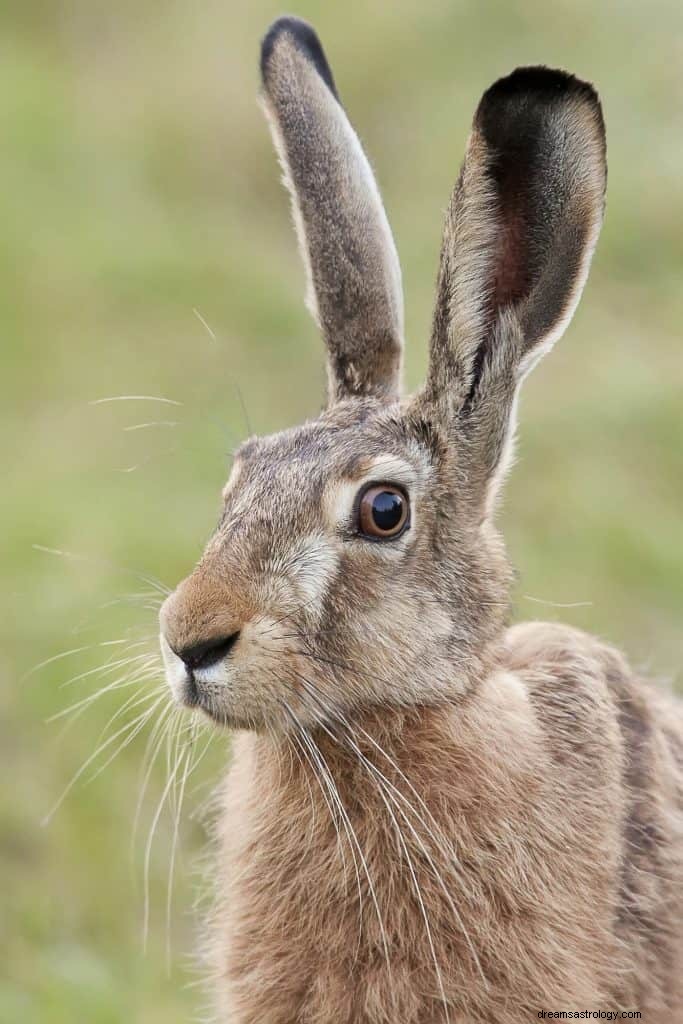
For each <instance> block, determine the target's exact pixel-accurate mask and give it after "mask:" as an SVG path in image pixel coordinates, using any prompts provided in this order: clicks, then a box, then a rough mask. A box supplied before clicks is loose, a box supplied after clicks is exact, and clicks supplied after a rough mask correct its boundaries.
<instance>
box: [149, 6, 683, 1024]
mask: <svg viewBox="0 0 683 1024" xmlns="http://www.w3.org/2000/svg"><path fill="white" fill-rule="evenodd" d="M261 72H262V78H263V98H264V105H265V109H266V112H267V115H268V119H269V121H270V125H271V129H272V134H273V137H274V140H275V145H276V147H277V150H278V153H279V156H280V160H281V162H282V166H283V169H284V175H285V180H286V183H287V185H288V188H289V190H290V192H291V196H292V202H293V209H294V220H295V224H296V229H297V233H298V238H299V244H300V247H301V251H302V253H303V258H304V262H305V265H306V268H307V272H308V284H309V295H308V303H309V305H310V307H311V309H312V312H313V315H314V317H315V319H316V321H317V323H318V324H319V327H320V330H321V332H322V335H323V337H324V340H325V344H326V346H327V352H328V377H329V392H328V401H327V407H326V409H325V411H324V412H322V414H321V415H320V416H319V417H318V418H317V419H316V420H314V421H312V422H308V423H305V424H304V425H303V426H300V427H297V428H295V429H293V430H286V431H284V432H282V433H279V434H277V435H275V436H272V437H266V438H251V439H250V440H248V441H247V442H246V443H245V444H243V445H242V446H241V447H240V448H239V450H238V451H237V454H236V457H235V461H234V467H233V470H232V473H231V476H230V479H229V480H228V483H227V485H226V487H225V490H224V492H223V512H222V517H221V520H220V523H219V526H218V528H217V530H216V532H215V534H214V535H213V537H212V538H211V540H210V541H209V543H208V546H207V547H206V550H205V552H204V554H203V556H202V558H201V560H200V561H199V564H198V565H197V567H196V568H195V569H194V570H193V572H192V573H191V574H190V576H189V577H188V578H187V579H186V580H184V582H182V583H181V584H180V585H179V587H178V588H177V589H176V590H175V591H174V593H173V594H172V595H171V596H170V597H169V598H168V600H167V601H166V603H165V605H164V607H163V609H162V612H161V646H162V651H163V656H164V661H165V666H166V672H167V677H168V682H169V684H170V687H171V689H172V691H173V694H174V696H175V699H176V700H177V701H179V702H181V703H183V704H185V705H187V706H188V707H189V708H191V709H198V710H199V711H201V712H202V713H204V714H205V715H206V716H208V717H209V718H210V719H211V720H213V721H214V722H215V723H216V724H217V725H218V726H219V727H227V728H230V729H232V730H235V732H236V736H235V739H234V744H233V763H232V766H231V768H230V770H229V773H228V777H227V780H226V782H225V785H224V787H222V788H221V796H220V802H221V811H220V825H219V828H218V832H219V835H218V840H219V844H220V845H219V856H218V863H217V866H216V875H217V880H218V889H219V895H218V900H217V906H216V911H215V919H214V920H213V922H212V923H211V925H210V927H211V934H212V940H211V958H212V964H213V969H214V972H215V984H216V992H217V1019H218V1020H219V1021H220V1022H221V1024H293V1022H297V1024H352V1022H353V1024H444V1022H452V1024H456V1022H457V1024H492V1022H495V1024H520V1022H523V1021H531V1020H536V1019H538V1018H539V1017H540V1016H541V1015H542V1013H543V1011H546V1012H549V1011H567V1013H566V1014H565V1015H566V1016H577V1017H580V1016H585V1015H586V1014H585V1013H584V1012H583V1011H592V1013H591V1014H590V1015H591V1016H597V1015H598V1013H599V1012H600V1011H602V1015H603V1017H604V1016H605V1015H606V1011H610V1012H613V1013H614V1014H615V1016H614V1019H617V1010H619V1011H636V1010H637V1011H640V1014H642V1018H643V1020H646V1021H647V1022H648V1024H659V1022H664V1021H667V1022H670V1021H683V834H682V833H683V715H682V714H681V709H680V706H679V705H677V704H676V702H675V700H674V698H672V697H668V696H666V695H665V694H662V693H659V692H657V691H656V690H655V688H654V687H652V686H648V685H646V684H645V683H643V682H642V681H641V680H640V679H638V678H636V677H635V676H634V674H633V673H632V672H631V670H630V669H629V667H628V665H627V664H626V662H625V660H624V658H623V657H622V655H621V654H619V653H618V652H617V651H616V650H613V649H612V648H610V647H608V646H606V645H605V644H604V643H602V642H601V641H599V640H596V639H593V638H591V637H589V636H587V635H584V634H583V633H581V632H579V631H577V630H575V629H570V628H565V627H562V626H559V625H550V624H544V623H537V622H534V623H528V624H525V625H517V626H513V627H512V628H508V625H507V620H508V614H509V590H510V581H511V573H510V569H509V566H508V561H507V559H506V555H505V550H504V547H503V543H502V540H501V538H500V536H499V534H498V533H497V531H496V528H495V526H494V515H495V509H496V504H497V500H498V495H499V492H500V489H501V485H502V482H503V479H504V477H505V474H506V471H507V469H508V467H509V465H510V461H511V455H512V447H513V435H514V430H515V407H516V400H517V394H518V391H519V387H520V384H521V381H522V380H523V378H524V377H525V376H526V374H527V373H528V372H529V370H530V369H531V368H532V367H533V366H534V365H535V363H536V362H537V361H538V359H539V358H540V357H541V356H542V355H544V354H545V353H546V352H548V351H549V349H550V348H551V347H552V345H553V343H554V342H555V341H556V340H557V339H558V338H559V336H560V335H561V334H562V332H563V331H564V329H565V327H566V326H567V324H568V322H569V320H570V318H571V316H572V313H573V312H574V309H575V307H576V305H577V303H578V300H579V296H580V293H581V290H582V288H583V285H584V282H585V280H586V276H587V273H588V267H589V263H590V260H591V255H592V253H593V249H594V247H595V244H596V241H597V238H598V233H599V230H600V226H601V221H602V216H603V206H604V195H605V183H606V164H605V134H604V125H603V119H602V114H601V108H600V103H599V100H598V97H597V95H596V93H595V91H594V90H593V88H592V87H591V86H590V85H587V84H586V83H584V82H582V81H580V80H579V79H577V78H574V77H573V76H571V75H569V74H566V73H565V72H563V71H554V70H550V69H548V68H545V67H531V68H520V69H518V70H516V71H514V72H513V73H512V74H510V75H509V76H508V77H507V78H503V79H501V80H500V81H498V82H496V83H495V84H494V85H493V86H491V88H489V89H488V90H487V91H486V92H485V93H484V96H483V98H482V100H481V102H480V104H479V106H478V108H477V111H476V114H475V117H474V122H473V127H472V132H471V135H470V138H469V142H468V144H467V150H466V155H465V160H464V164H463V167H462V170H461V173H460V177H459V178H458V181H457V184H456V186H455V190H454V192H453V195H452V198H451V201H450V206H449V208H448V213H447V216H446V224H445V231H444V237H443V245H442V250H441V258H440V266H439V273H438V284H437V296H436V307H435V312H434V318H433V325H432V332H431V342H430V358H429V370H428V377H427V381H426V383H425V385H424V387H423V389H422V390H421V391H420V393H419V394H417V395H416V396H415V397H412V398H404V397H401V353H402V346H403V299H402V292H401V273H400V269H399V263H398V259H397V255H396V250H395V247H394V242H393V240H392V235H391V232H390V228H389V225H388V223H387V218H386V216H385V212H384V209H383V206H382V203H381V200H380V197H379V193H378V190H377V186H376V184H375V180H374V178H373V174H372V171H371V169H370V166H369V164H368V161H367V160H366V157H365V155H364V153H363V150H362V149H361V146H360V143H359V140H358V138H357V136H356V135H355V133H354V131H353V129H352V127H351V125H350V123H349V121H348V119H347V117H346V114H345V112H344V109H343V107H342V106H341V103H340V100H339V97H338V94H337V91H336V88H335V83H334V80H333V77H332V73H331V71H330V68H329V66H328V63H327V60H326V58H325V55H324V53H323V50H322V48H321V45H320V42H319V40H318V38H317V36H316V35H315V33H314V32H313V30H312V29H311V28H310V27H309V26H308V25H307V24H305V23H304V22H302V21H299V20H297V19H294V18H281V19H280V20H278V21H276V22H275V24H274V25H273V26H272V27H271V29H270V31H269V32H268V34H267V35H266V37H265V39H264V41H263V45H262V57H261ZM624 1015H627V1014H626V1013H625V1014H624ZM631 1015H632V1016H634V1015H635V1014H631Z"/></svg>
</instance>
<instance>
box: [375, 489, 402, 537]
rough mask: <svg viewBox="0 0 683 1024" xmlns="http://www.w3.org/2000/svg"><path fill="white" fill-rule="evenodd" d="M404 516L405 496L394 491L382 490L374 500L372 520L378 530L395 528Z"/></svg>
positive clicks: (385, 530) (386, 530)
mask: <svg viewBox="0 0 683 1024" xmlns="http://www.w3.org/2000/svg"><path fill="white" fill-rule="evenodd" d="M402 518H403V498H402V497H401V495H400V494H396V493H395V492H392V491H380V492H379V493H378V494H376V495H375V497H374V499H373V502H372V520H373V522H374V524H375V526H376V527H377V529H378V530H381V531H382V532H389V531H390V530H395V529H396V527H397V526H398V524H399V523H400V522H401V519H402Z"/></svg>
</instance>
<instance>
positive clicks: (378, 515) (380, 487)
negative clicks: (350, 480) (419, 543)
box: [358, 484, 408, 540]
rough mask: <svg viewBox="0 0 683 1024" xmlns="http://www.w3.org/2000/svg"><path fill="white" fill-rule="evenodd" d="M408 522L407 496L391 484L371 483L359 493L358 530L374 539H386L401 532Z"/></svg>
mask: <svg viewBox="0 0 683 1024" xmlns="http://www.w3.org/2000/svg"><path fill="white" fill-rule="evenodd" d="M407 523H408V498H407V497H406V495H405V494H404V492H403V491H402V490H400V488H398V487H394V486H393V485H392V484H373V485H372V486H371V487H368V488H367V490H366V491H364V492H363V493H362V494H361V498H360V503H359V505H358V530H359V533H362V534H364V535H365V536H366V537H370V538H372V539H374V540H385V539H386V540H388V539H390V538H393V537H398V536H399V534H401V533H403V531H404V529H405V528H406V525H407Z"/></svg>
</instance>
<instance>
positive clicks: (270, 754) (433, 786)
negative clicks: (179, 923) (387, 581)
mask: <svg viewBox="0 0 683 1024" xmlns="http://www.w3.org/2000/svg"><path fill="white" fill-rule="evenodd" d="M355 735H356V737H357V745H358V748H359V750H360V751H361V752H362V754H363V757H364V758H366V759H367V763H364V762H363V761H362V760H361V758H360V756H359V754H358V753H357V752H355V751H353V749H352V750H351V751H350V750H349V749H348V747H346V746H345V745H344V743H343V740H342V741H341V742H340V741H338V740H337V739H336V738H333V737H332V735H330V734H328V733H326V732H324V731H322V732H318V733H317V734H314V735H313V736H312V737H311V739H312V743H313V744H314V745H315V748H317V750H318V751H319V753H318V754H314V753H313V750H311V751H309V752H310V754H311V757H312V758H313V757H316V756H317V757H319V758H320V759H321V761H322V762H323V763H324V764H325V765H326V771H328V772H329V778H328V782H329V783H330V785H334V786H336V788H337V790H338V793H339V799H340V801H341V802H342V803H343V805H344V807H345V809H346V812H347V814H348V822H347V824H346V828H345V826H344V824H343V823H342V822H341V821H340V822H339V830H340V834H341V840H340V839H338V837H337V834H336V832H335V829H334V828H333V826H332V822H331V813H330V804H331V802H332V799H333V798H332V796H331V794H330V792H329V789H328V788H327V787H325V786H324V784H323V788H321V784H320V783H319V781H318V778H316V774H317V773H314V772H312V770H311V765H310V764H309V763H307V762H306V761H305V760H303V758H302V760H301V761H299V760H297V759H296V758H294V759H292V756H291V752H289V751H288V750H286V749H284V748H282V747H279V746H278V745H277V744H276V743H274V742H273V740H272V739H270V738H267V737H262V736H254V735H251V734H243V735H240V737H239V739H238V740H237V741H236V746H235V764H234V767H233V768H232V770H231V773H230V775H229V778H228V780H227V785H226V790H225V798H224V809H223V828H222V831H221V860H220V864H221V895H222V898H221V903H220V911H219V914H218V917H217V931H216V936H215V939H216V942H215V949H214V956H215V968H216V971H217V974H218V977H219V979H220V985H221V991H222V993H223V997H224V999H225V1003H224V1006H223V1010H224V1013H223V1015H222V1016H221V1017H220V1019H221V1021H223V1020H225V1021H226V1022H230V1024H291V1022H297V1024H332V1022H334V1024H387V1022H391V1024H398V1022H401V1024H437V1022H438V1024H443V1022H445V1021H446V1020H448V1019H449V1017H448V1016H447V1014H446V1011H445V1010H444V1007H443V1002H442V996H441V993H440V991H439V986H438V981H437V975H436V974H435V968H434V955H436V958H437V960H438V964H439V968H440V973H441V977H442V981H443V985H444V989H445V994H446V997H447V1005H448V1007H449V1008H450V1010H449V1012H450V1020H452V1021H453V1022H458V1024H494V1022H495V1024H521V1022H523V1021H531V1020H534V1019H537V1014H538V1011H540V1010H542V1009H545V1010H560V1009H564V1010H572V1011H581V1010H587V1009H589V1010H595V1011H598V1010H601V1009H602V1010H616V1009H618V1008H621V1009H638V1010H640V1012H641V1013H642V1015H643V1016H642V1019H643V1020H645V1021H647V1022H649V1024H664V1022H665V1021H666V1022H672V1021H680V1020H683V885H682V884H681V879H682V878H683V844H682V843H681V835H682V832H683V715H681V711H680V708H679V707H678V706H675V705H673V704H672V703H670V702H669V701H668V700H667V699H666V698H664V697H663V696H661V695H659V694H657V693H656V692H655V691H654V690H653V688H652V687H650V686H647V685H645V684H643V683H641V682H640V681H639V680H637V679H635V678H633V676H632V675H631V674H630V672H629V670H628V668H627V666H626V664H625V663H624V661H623V659H622V657H621V656H620V655H619V654H618V653H617V652H615V651H614V650H612V649H611V648H609V647H606V646H604V645H603V644H601V643H599V642H598V641H596V640H593V639H592V638H590V637H588V636H586V635H585V634H581V633H578V632H577V631H575V630H570V629H568V628H564V627H561V626H556V625H546V624H541V623H538V624H525V625H523V626H516V627H514V628H513V629H511V630H509V631H508V633H507V634H506V636H505V640H504V642H503V644H502V647H501V649H500V652H499V667H498V668H495V669H493V670H492V672H491V674H490V675H488V676H487V677H485V678H484V679H482V680H481V682H480V683H479V684H478V685H477V686H475V687H474V688H473V690H472V691H471V692H470V693H469V694H468V696H467V697H465V698H462V699H461V700H460V701H457V702H456V703H455V704H454V706H453V707H443V708H418V709H414V710H412V711H410V712H405V713H392V714H389V715H373V716H370V717H369V718H368V720H367V721H361V722H360V723H358V725H357V726H356V730H355ZM370 737H372V739H370ZM380 748H381V749H380ZM371 765H372V766H374V769H373V768H372V767H370V766H371ZM375 772H377V773H380V772H381V776H382V777H383V779H384V781H383V782H382V781H379V780H380V776H379V774H375ZM373 775H374V779H373ZM408 780H409V782H408ZM385 800H386V801H387V802H388V804H389V808H390V810H389V809H388V808H387V805H386V803H385ZM351 827H352V828H353V831H354V833H355V835H356V836H357V841H358V847H359V849H360V850H362V852H363V857H364V859H365V865H364V864H363V861H362V860H361V858H360V857H359V853H358V849H355V850H354V843H353V841H352V840H351V839H350V829H351ZM347 829H348V830H349V831H347ZM397 830H400V833H401V838H400V839H399V838H398V837H397ZM447 846H448V847H450V850H448V849H447ZM354 853H355V864H354ZM409 860H410V862H411V863H412V869H413V870H414V875H413V873H412V871H411V869H410V868H409V867H408V862H409ZM356 869H357V871H358V875H357V874H356ZM437 874H438V875H439V876H440V879H441V880H442V882H443V885H444V886H445V887H446V889H447V891H448V894H449V896H450V899H447V898H446V895H445V893H444V890H443V889H442V885H441V882H440V881H438V880H437ZM370 883H372V887H373V888H374V898H373V890H372V889H371V887H370ZM418 888H419V892H420V897H418V896H417V890H418ZM359 889H360V893H359ZM421 900H422V901H423V905H421V902H420V901H421ZM451 900H452V904H453V905H451V902H450V901H451ZM380 918H381V921H382V928H383V930H384V935H385V938H386V948H387V951H388V954H389V957H390V963H391V972H388V971H387V970H385V969H384V966H383V962H384V956H385V947H384V940H383V936H382V930H381V929H380V924H379V921H380ZM425 918H426V919H427V921H428V922H429V926H430V929H431V934H432V937H435V938H434V944H435V947H436V949H435V954H434V952H433V951H432V947H431V945H430V941H429V932H428V930H427V928H426V922H425Z"/></svg>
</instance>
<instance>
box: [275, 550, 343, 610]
mask: <svg viewBox="0 0 683 1024" xmlns="http://www.w3.org/2000/svg"><path fill="white" fill-rule="evenodd" d="M338 548H339V544H338V542H336V541H335V540H334V539H330V538H327V537H325V536H324V535H322V534H318V533H315V534H310V535H308V536H305V537H302V538H300V539H299V540H297V541H296V542H295V543H294V544H292V545H291V546H290V547H289V548H288V549H287V550H285V551H283V552H280V553H278V554H277V556H276V557H274V558H273V559H272V561H271V563H270V564H269V565H267V566H266V567H265V571H264V574H263V579H262V580H261V583H260V593H259V603H260V605H261V608H262V612H263V614H264V615H270V616H272V617H273V618H276V619H277V618H280V619H283V618H292V619H293V618H299V617H301V618H303V619H304V620H305V621H307V622H308V621H313V622H315V620H316V618H318V617H319V616H320V615H321V614H322V611H323V609H324V607H325V599H326V596H327V594H328V592H329V590H330V587H331V586H332V584H333V581H334V579H335V577H336V575H337V573H338V571H339V563H340V551H339V550H338Z"/></svg>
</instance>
